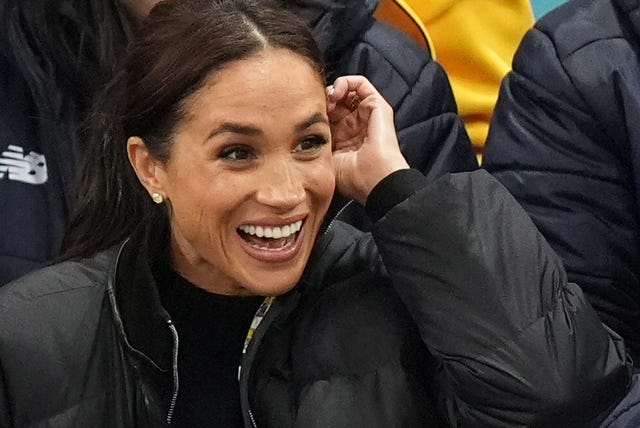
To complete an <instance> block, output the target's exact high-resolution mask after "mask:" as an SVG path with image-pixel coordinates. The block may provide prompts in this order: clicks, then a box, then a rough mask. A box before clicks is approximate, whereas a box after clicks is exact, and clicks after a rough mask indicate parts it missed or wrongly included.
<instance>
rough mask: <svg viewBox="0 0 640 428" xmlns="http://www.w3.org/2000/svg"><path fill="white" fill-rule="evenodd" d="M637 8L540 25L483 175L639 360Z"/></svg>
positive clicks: (511, 83) (566, 13)
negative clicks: (516, 205)
mask: <svg viewBox="0 0 640 428" xmlns="http://www.w3.org/2000/svg"><path fill="white" fill-rule="evenodd" d="M639 14H640V3H639V2H638V0H588V1H587V0H577V1H572V2H569V3H567V4H565V5H563V6H561V7H560V8H558V9H557V10H555V11H554V12H552V13H550V14H549V15H547V16H546V17H544V18H543V19H541V20H540V21H539V22H538V23H537V24H536V26H535V28H534V29H532V30H531V31H530V32H529V33H528V34H527V35H526V36H525V37H524V39H523V41H522V43H521V45H520V47H519V49H518V51H517V53H516V56H515V59H514V63H513V71H512V72H511V73H510V74H509V75H508V76H507V77H506V78H505V80H504V82H503V85H502V88H501V92H500V96H499V100H498V104H497V106H496V111H495V113H494V115H493V121H492V123H491V129H490V133H489V138H488V142H487V147H486V152H485V157H484V162H485V163H484V166H485V168H486V169H488V170H489V171H490V172H491V173H493V174H494V175H495V176H496V177H497V178H498V179H499V180H500V181H501V182H502V183H503V184H504V185H505V186H506V187H507V188H508V189H509V190H510V191H511V193H512V194H513V195H515V197H516V198H517V199H518V200H519V202H520V203H521V204H522V205H523V206H524V208H525V209H526V210H527V211H528V212H529V214H530V215H531V217H532V218H533V220H534V222H535V224H536V225H537V226H538V228H539V229H540V231H541V232H542V234H543V235H544V236H545V238H546V239H547V240H548V241H549V243H550V244H551V245H552V247H553V248H554V249H555V250H556V252H557V253H558V254H559V255H560V256H561V258H562V260H563V262H564V264H565V267H566V270H567V275H568V278H569V280H570V281H572V282H574V283H576V284H579V285H580V286H581V287H582V289H583V291H584V293H585V295H586V296H587V298H588V299H589V301H590V302H591V304H592V305H593V307H594V308H595V310H596V311H597V313H598V314H599V316H600V318H601V320H602V321H603V322H604V323H606V324H607V325H608V326H609V327H610V328H612V329H613V330H615V331H616V332H617V333H618V334H620V335H621V336H622V337H623V338H624V340H625V342H626V346H627V348H628V349H629V350H630V352H631V355H632V356H633V357H634V359H635V361H636V362H637V361H640V358H639V357H640V216H639V213H640V197H639V194H638V192H639V191H640V57H639V56H638V55H639V52H640V19H639V18H638V17H639Z"/></svg>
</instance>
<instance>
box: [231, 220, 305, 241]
mask: <svg viewBox="0 0 640 428" xmlns="http://www.w3.org/2000/svg"><path fill="white" fill-rule="evenodd" d="M301 227H302V220H298V221H296V222H295V223H291V224H288V225H286V226H282V227H280V226H254V225H248V224H243V225H242V226H240V227H239V228H238V229H240V230H241V231H243V232H244V233H248V234H249V235H256V236H257V237H258V238H263V237H264V238H274V239H280V238H287V237H289V236H291V235H293V234H294V233H296V232H298V231H299V230H300V228H301Z"/></svg>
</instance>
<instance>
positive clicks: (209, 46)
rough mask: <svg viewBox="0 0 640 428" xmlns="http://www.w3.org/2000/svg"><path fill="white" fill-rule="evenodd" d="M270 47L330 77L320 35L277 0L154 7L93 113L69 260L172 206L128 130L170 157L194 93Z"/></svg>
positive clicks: (191, 0)
mask: <svg viewBox="0 0 640 428" xmlns="http://www.w3.org/2000/svg"><path fill="white" fill-rule="evenodd" d="M267 46H271V47H277V48H285V49H288V50H290V51H292V52H295V53H297V54H299V55H300V56H302V57H303V58H306V59H307V60H308V61H309V63H310V64H311V65H312V66H313V67H314V68H315V69H316V70H317V72H318V76H319V77H320V78H322V73H323V63H322V57H321V54H320V52H319V50H318V48H317V46H316V44H315V41H314V39H313V36H312V35H311V33H310V32H309V30H308V29H307V27H306V26H305V24H304V23H303V22H302V21H301V20H300V19H299V18H298V17H297V16H296V15H294V14H292V13H291V12H287V11H286V10H285V9H283V8H281V7H279V6H278V5H277V4H276V3H270V2H266V1H259V0H166V1H163V2H160V3H159V4H158V5H157V6H156V7H155V8H154V9H153V10H152V11H151V13H150V15H149V16H148V18H147V19H146V20H145V21H144V22H143V23H142V25H141V26H140V29H139V34H137V37H136V38H135V39H134V41H133V42H132V44H131V45H130V47H129V49H128V51H127V55H126V56H125V58H124V61H123V63H122V64H121V67H120V69H119V71H118V72H117V73H116V75H115V77H114V78H113V79H112V80H111V82H109V84H108V85H107V86H106V88H105V91H104V93H103V94H102V95H101V96H100V97H99V98H98V100H97V102H96V106H95V108H94V112H93V113H92V115H91V117H90V122H89V125H88V126H89V137H90V141H89V152H88V153H87V156H86V163H85V166H84V168H83V172H82V177H81V183H80V188H79V190H78V196H77V202H76V210H75V213H74V215H73V217H72V222H71V224H70V227H69V229H68V233H67V236H66V238H65V251H64V254H63V256H62V258H63V259H69V258H76V257H84V256H89V255H91V254H93V253H95V252H96V251H99V250H101V249H105V248H108V247H110V246H111V245H113V244H114V243H116V242H119V241H121V240H123V239H124V238H125V237H126V236H128V235H129V234H130V233H131V232H132V231H133V229H134V228H135V227H136V226H137V225H138V224H139V223H140V221H141V220H142V219H143V218H144V217H145V216H148V215H150V214H153V213H154V212H155V213H158V210H160V212H163V213H165V214H164V215H166V210H165V209H163V208H164V207H162V206H158V205H155V204H153V202H152V201H151V199H150V197H149V195H148V194H147V191H146V190H145V189H144V187H143V186H142V185H141V184H140V182H139V181H138V179H137V177H136V175H135V173H134V170H133V168H132V167H131V165H130V163H129V160H128V157H127V138H128V137H130V136H138V137H141V138H142V139H143V140H144V142H145V144H146V146H147V149H148V150H149V152H150V153H151V155H152V156H153V157H154V158H155V159H157V160H159V161H161V162H166V161H167V160H168V159H169V156H170V154H171V145H172V142H171V138H172V134H173V132H174V130H175V128H176V126H177V124H178V123H179V121H180V120H181V119H182V118H184V116H185V112H184V102H185V99H186V98H187V97H189V95H191V94H193V93H194V92H195V91H197V90H198V89H199V88H200V87H201V86H202V85H203V84H204V82H205V80H206V79H207V78H208V77H209V76H211V75H212V74H215V72H216V71H219V70H221V69H222V68H223V67H224V66H225V65H227V64H229V63H230V62H233V61H237V60H241V59H244V58H246V57H248V56H250V55H252V54H255V53H258V52H260V51H261V50H263V49H264V48H266V47H267ZM273 78H274V79H277V78H278V76H273Z"/></svg>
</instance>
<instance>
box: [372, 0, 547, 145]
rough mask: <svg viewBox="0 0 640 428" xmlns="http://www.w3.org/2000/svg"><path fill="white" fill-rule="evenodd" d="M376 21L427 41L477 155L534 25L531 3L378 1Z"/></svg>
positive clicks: (499, 0) (514, 0)
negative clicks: (507, 78)
mask: <svg viewBox="0 0 640 428" xmlns="http://www.w3.org/2000/svg"><path fill="white" fill-rule="evenodd" d="M401 14H404V17H402V16H401ZM407 15H408V16H409V17H410V18H412V19H413V21H418V22H417V23H416V22H412V19H407ZM377 16H378V17H379V18H381V19H383V20H384V21H387V22H388V23H390V24H392V25H394V26H396V27H399V28H400V29H402V30H403V31H406V32H407V33H409V34H410V35H412V36H413V37H414V38H416V39H418V40H419V41H420V37H422V41H424V39H425V37H426V38H427V39H428V40H429V42H430V43H429V45H430V46H429V47H430V49H431V52H432V54H433V55H434V56H435V57H436V59H437V60H438V62H439V63H440V64H441V65H442V66H443V67H444V69H445V70H446V72H447V74H448V75H449V80H450V81H451V86H452V88H453V93H454V96H455V98H456V102H457V104H458V110H459V112H460V115H461V116H462V118H463V119H464V121H465V125H466V128H467V131H468V133H469V136H470V137H471V140H472V141H473V144H474V146H475V148H476V152H477V153H478V154H479V155H480V154H481V152H482V148H483V146H484V142H485V140H486V137H487V131H488V128H489V121H490V119H491V113H492V112H493V108H494V106H495V103H496V99H497V97H498V90H499V86H500V82H501V80H502V78H503V77H504V76H505V74H507V72H508V71H509V70H510V69H511V59H512V57H513V54H514V52H515V50H516V48H517V47H518V44H519V43H520V39H521V38H522V36H523V35H524V33H525V32H526V31H527V30H528V29H529V28H531V27H532V26H533V23H534V17H533V10H532V8H531V3H530V2H529V0H382V1H381V4H380V7H379V9H378V12H377ZM418 27H421V28H418ZM420 32H423V33H424V34H422V35H421V34H419V33H420Z"/></svg>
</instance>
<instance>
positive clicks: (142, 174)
mask: <svg viewBox="0 0 640 428" xmlns="http://www.w3.org/2000/svg"><path fill="white" fill-rule="evenodd" d="M127 154H128V155H129V162H131V166H133V170H134V171H135V172H136V175H137V176H138V180H140V182H141V183H142V185H143V186H144V187H145V189H147V192H149V195H151V197H152V198H154V200H155V199H156V198H157V196H156V195H160V196H162V197H163V198H165V197H166V192H165V190H164V188H163V183H164V168H163V167H162V164H161V163H160V162H159V161H157V160H156V159H154V158H153V156H151V153H149V150H148V149H147V145H146V144H145V143H144V140H143V139H142V138H140V137H129V139H128V140H127Z"/></svg>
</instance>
